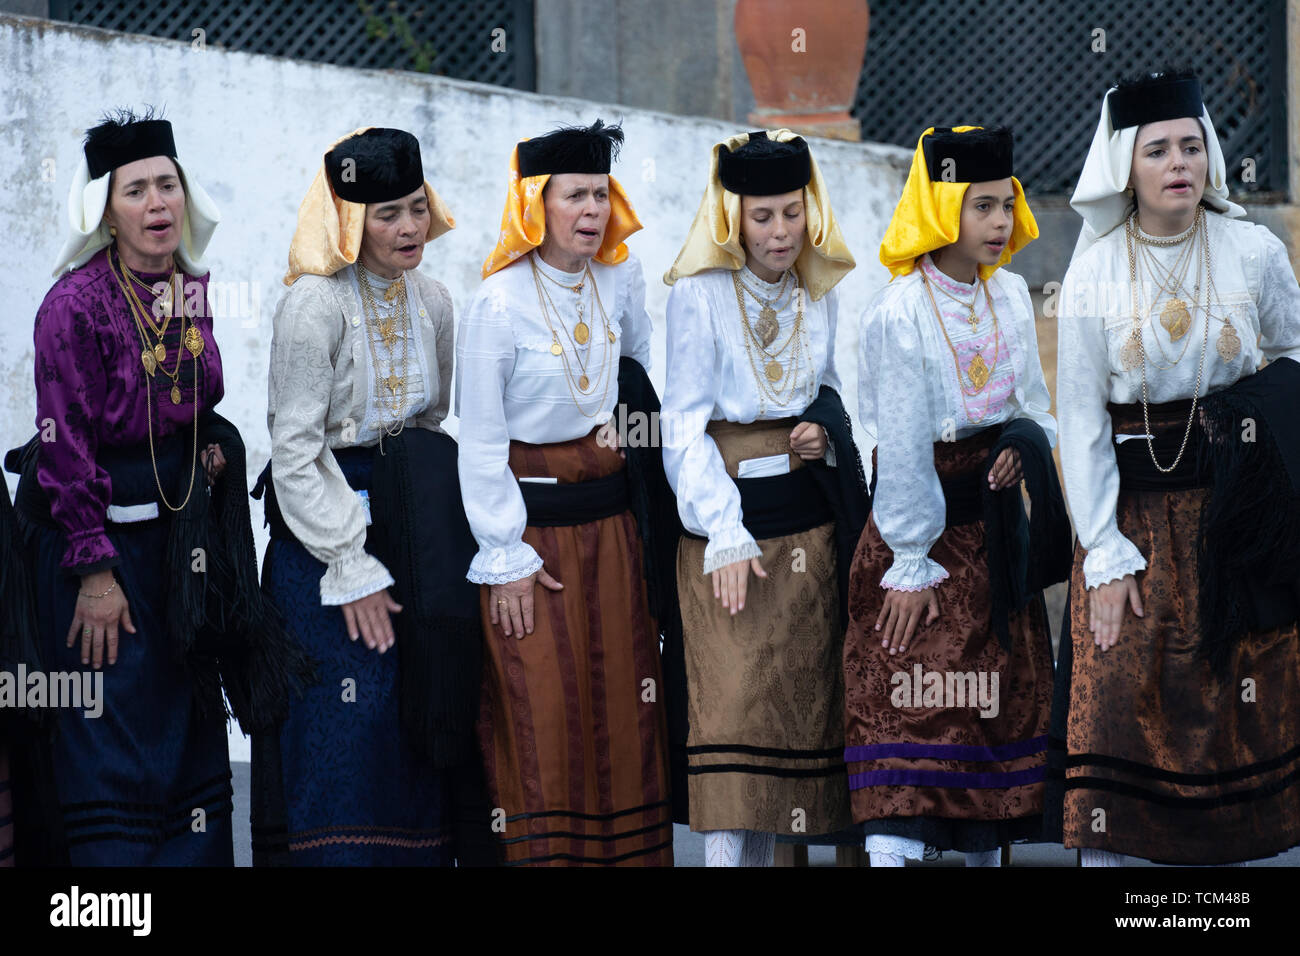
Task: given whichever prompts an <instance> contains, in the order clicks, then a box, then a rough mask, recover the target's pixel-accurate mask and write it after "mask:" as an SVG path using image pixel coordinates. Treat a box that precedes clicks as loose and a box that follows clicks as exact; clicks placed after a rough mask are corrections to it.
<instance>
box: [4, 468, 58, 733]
mask: <svg viewBox="0 0 1300 956" xmlns="http://www.w3.org/2000/svg"><path fill="white" fill-rule="evenodd" d="M19 664H23V665H25V666H26V668H27V672H28V673H32V672H34V671H42V670H44V668H43V667H42V666H41V657H40V644H39V638H38V636H37V630H36V610H35V600H34V597H33V592H32V577H31V571H30V569H29V568H28V565H27V556H26V554H25V553H24V551H23V542H22V535H21V533H20V531H19V529H18V522H17V520H16V517H15V514H14V509H13V505H12V504H10V502H9V486H8V485H6V484H5V483H4V481H3V479H0V671H4V672H7V673H10V674H16V673H17V670H18V665H19ZM53 713H54V712H53V710H51V709H50V708H48V707H23V708H19V709H15V710H13V711H9V710H8V709H0V735H3V734H4V732H5V731H6V729H13V728H15V727H17V726H18V724H19V717H22V718H23V719H24V721H25V722H28V723H31V724H35V725H37V726H42V727H44V726H49V725H50V724H52V723H53Z"/></svg>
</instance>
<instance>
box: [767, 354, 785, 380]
mask: <svg viewBox="0 0 1300 956" xmlns="http://www.w3.org/2000/svg"><path fill="white" fill-rule="evenodd" d="M784 372H785V370H784V369H783V368H781V363H780V362H778V361H776V360H775V359H774V360H772V361H771V362H768V363H767V380H768V381H769V382H779V381H780V380H781V376H782V374H784Z"/></svg>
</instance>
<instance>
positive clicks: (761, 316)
mask: <svg viewBox="0 0 1300 956" xmlns="http://www.w3.org/2000/svg"><path fill="white" fill-rule="evenodd" d="M780 328H781V326H780V325H779V324H778V323H777V320H776V309H774V308H772V307H771V306H770V305H765V306H763V310H762V311H761V312H759V313H758V324H757V325H756V326H754V331H755V332H757V333H758V340H759V341H760V342H762V343H763V348H767V347H768V346H769V345H771V344H772V340H773V339H775V338H776V333H777V332H778V331H780Z"/></svg>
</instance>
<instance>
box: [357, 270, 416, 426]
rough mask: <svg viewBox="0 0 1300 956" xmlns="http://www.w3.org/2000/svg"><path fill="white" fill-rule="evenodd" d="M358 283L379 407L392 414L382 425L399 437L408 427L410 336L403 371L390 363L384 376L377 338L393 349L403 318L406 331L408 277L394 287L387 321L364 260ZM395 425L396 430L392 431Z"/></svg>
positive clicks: (404, 340)
mask: <svg viewBox="0 0 1300 956" xmlns="http://www.w3.org/2000/svg"><path fill="white" fill-rule="evenodd" d="M358 265H359V266H360V267H359V268H358V269H357V280H358V281H357V285H358V286H359V287H360V289H361V305H362V308H363V309H364V310H365V312H366V332H367V334H366V344H367V345H368V346H369V348H370V360H371V364H372V366H373V367H374V370H375V398H376V400H377V402H378V406H379V410H380V411H381V412H383V411H384V410H385V409H387V410H388V411H389V412H391V413H392V419H391V421H390V422H385V421H383V420H382V417H381V420H380V422H379V425H380V427H381V428H382V429H383V430H384V432H385V433H386V434H387V435H388V437H389V438H396V437H397V436H398V435H400V434H401V433H402V429H403V428H405V427H406V398H407V374H408V372H409V371H410V360H411V336H410V335H409V334H403V335H402V336H401V339H402V374H401V375H400V376H399V375H398V374H397V369H396V368H395V367H394V366H393V365H392V364H391V359H390V364H389V368H388V375H387V376H381V375H380V372H381V371H382V369H381V368H380V365H379V351H378V349H377V348H376V346H375V338H376V336H378V338H379V339H380V340H381V341H383V342H384V343H385V345H387V346H388V348H389V351H390V352H391V350H392V347H393V344H394V343H395V342H396V339H397V337H398V336H397V331H396V325H397V322H398V320H399V317H400V320H401V322H402V327H403V332H404V333H406V332H407V331H408V330H407V329H406V324H407V323H406V319H407V317H408V316H407V299H406V282H405V281H404V280H405V279H406V276H405V274H403V275H401V276H399V277H398V279H396V280H394V281H393V283H392V285H391V286H390V287H389V288H392V286H397V285H398V283H399V282H400V283H401V285H400V287H399V288H398V292H397V294H396V296H395V297H394V298H395V299H396V306H395V308H394V309H393V315H392V317H390V318H389V319H388V320H384V319H382V318H381V317H380V315H379V305H378V303H377V302H376V301H375V293H374V290H373V289H372V288H371V287H370V280H369V279H368V278H367V277H366V268H365V265H364V264H363V263H358ZM380 385H383V386H384V387H385V388H387V389H388V397H387V399H385V397H384V395H383V393H382V392H381V391H380V390H379V386H380ZM393 426H396V430H392V429H393Z"/></svg>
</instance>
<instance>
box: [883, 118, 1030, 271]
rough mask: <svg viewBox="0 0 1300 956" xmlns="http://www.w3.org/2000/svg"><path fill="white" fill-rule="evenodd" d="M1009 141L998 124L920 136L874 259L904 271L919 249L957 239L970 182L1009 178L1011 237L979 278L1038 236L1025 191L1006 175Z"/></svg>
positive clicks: (912, 264)
mask: <svg viewBox="0 0 1300 956" xmlns="http://www.w3.org/2000/svg"><path fill="white" fill-rule="evenodd" d="M1011 144H1012V137H1011V132H1010V130H1007V129H1004V128H997V129H990V130H986V129H984V128H983V127H982V126H955V127H953V128H951V129H947V128H944V127H939V128H935V127H933V126H932V127H930V128H929V129H927V130H926V131H925V132H924V133H922V134H921V138H920V139H918V140H917V141H916V152H915V153H913V154H912V168H911V169H910V170H908V173H907V182H906V183H905V184H904V185H903V195H902V197H901V198H900V199H899V200H898V206H897V207H896V208H895V209H894V217H893V218H892V219H891V220H890V221H889V228H888V229H886V230H885V238H884V239H882V240H881V242H880V262H881V264H883V265H884V266H885V268H887V269H888V270H889V271H890V273H891V275H892V276H895V277H897V276H905V275H907V274H908V273H910V272H911V271H912V270H913V269H915V268H916V262H917V260H918V259H919V258H920V257H921V256H923V255H924V254H925V253H927V252H934V251H935V250H936V249H941V248H943V247H944V246H948V245H951V244H952V243H954V242H956V241H957V237H958V236H959V235H960V233H961V206H962V202H963V200H964V199H965V198H966V190H967V189H969V188H970V184H971V183H983V182H992V181H993V180H998V179H1007V178H1010V179H1011V189H1012V191H1013V192H1014V193H1015V197H1016V205H1015V211H1014V213H1013V214H1012V215H1013V219H1012V224H1011V238H1010V239H1009V240H1008V241H1007V244H1006V246H1005V247H1004V248H1003V250H1002V255H1001V256H999V257H998V261H997V262H996V263H994V264H993V265H991V266H987V265H984V264H983V263H980V265H979V274H980V278H982V279H987V278H989V277H990V276H991V275H993V273H994V272H996V271H997V270H998V269H1000V268H1001V267H1002V266H1004V265H1006V264H1007V263H1008V262H1010V261H1011V257H1012V256H1014V255H1015V254H1016V253H1017V252H1019V251H1020V250H1021V249H1023V248H1024V247H1025V246H1026V245H1028V244H1029V243H1031V242H1033V241H1034V240H1035V239H1037V238H1038V223H1037V222H1036V221H1035V220H1034V213H1033V211H1032V210H1031V209H1030V208H1029V203H1028V202H1026V201H1025V191H1024V190H1023V189H1022V188H1021V186H1020V180H1018V179H1016V177H1015V176H1012V175H1011Z"/></svg>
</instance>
